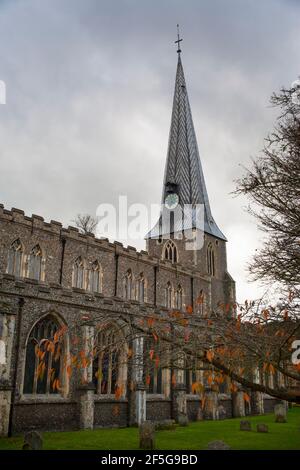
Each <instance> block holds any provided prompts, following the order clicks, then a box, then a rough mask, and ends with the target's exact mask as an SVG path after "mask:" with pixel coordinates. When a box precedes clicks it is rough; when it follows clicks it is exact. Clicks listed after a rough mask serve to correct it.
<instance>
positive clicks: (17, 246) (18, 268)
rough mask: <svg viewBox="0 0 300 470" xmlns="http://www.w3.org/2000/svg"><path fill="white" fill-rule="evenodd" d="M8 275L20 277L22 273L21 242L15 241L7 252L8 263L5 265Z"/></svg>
mask: <svg viewBox="0 0 300 470" xmlns="http://www.w3.org/2000/svg"><path fill="white" fill-rule="evenodd" d="M7 272H8V274H13V275H14V276H18V277H20V276H22V273H23V246H22V243H21V241H20V240H19V239H18V240H15V241H14V242H13V243H12V244H11V246H10V249H9V252H8V263H7Z"/></svg>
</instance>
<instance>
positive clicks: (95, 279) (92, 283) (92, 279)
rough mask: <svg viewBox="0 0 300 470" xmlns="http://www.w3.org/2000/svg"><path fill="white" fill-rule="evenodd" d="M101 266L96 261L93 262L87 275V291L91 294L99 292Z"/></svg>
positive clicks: (100, 288)
mask: <svg viewBox="0 0 300 470" xmlns="http://www.w3.org/2000/svg"><path fill="white" fill-rule="evenodd" d="M101 275H102V272H101V266H100V264H99V263H98V261H94V263H93V264H92V266H91V269H90V270H89V273H88V290H89V291H91V292H101V290H102V286H101V280H102V279H101Z"/></svg>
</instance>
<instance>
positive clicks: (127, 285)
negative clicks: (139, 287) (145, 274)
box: [124, 269, 134, 300]
mask: <svg viewBox="0 0 300 470" xmlns="http://www.w3.org/2000/svg"><path fill="white" fill-rule="evenodd" d="M133 281H134V279H133V274H132V271H131V269H128V271H127V273H126V275H125V278H124V297H125V299H126V300H132V297H133V291H134V289H133V285H134V282H133Z"/></svg>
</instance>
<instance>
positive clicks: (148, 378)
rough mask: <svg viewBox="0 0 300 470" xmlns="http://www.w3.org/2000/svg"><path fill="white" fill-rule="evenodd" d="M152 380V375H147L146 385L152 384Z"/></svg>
mask: <svg viewBox="0 0 300 470" xmlns="http://www.w3.org/2000/svg"><path fill="white" fill-rule="evenodd" d="M150 382H151V377H150V375H147V376H146V385H150Z"/></svg>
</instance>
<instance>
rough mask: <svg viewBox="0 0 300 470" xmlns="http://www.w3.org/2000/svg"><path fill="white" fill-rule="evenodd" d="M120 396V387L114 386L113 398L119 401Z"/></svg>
mask: <svg viewBox="0 0 300 470" xmlns="http://www.w3.org/2000/svg"><path fill="white" fill-rule="evenodd" d="M121 396H122V387H120V386H119V385H117V386H116V388H115V398H116V400H119V399H120V398H121Z"/></svg>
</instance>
